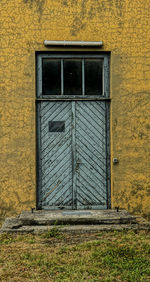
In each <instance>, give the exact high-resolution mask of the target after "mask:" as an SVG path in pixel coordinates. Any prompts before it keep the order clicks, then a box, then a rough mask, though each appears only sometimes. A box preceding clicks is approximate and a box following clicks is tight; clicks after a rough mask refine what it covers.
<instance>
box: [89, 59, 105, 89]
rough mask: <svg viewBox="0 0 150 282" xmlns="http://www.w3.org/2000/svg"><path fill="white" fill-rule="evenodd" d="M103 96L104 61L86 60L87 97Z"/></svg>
mask: <svg viewBox="0 0 150 282" xmlns="http://www.w3.org/2000/svg"><path fill="white" fill-rule="evenodd" d="M102 94H103V61H102V60H90V59H89V60H85V95H102Z"/></svg>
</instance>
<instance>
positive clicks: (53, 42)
mask: <svg viewBox="0 0 150 282" xmlns="http://www.w3.org/2000/svg"><path fill="white" fill-rule="evenodd" d="M44 45H45V46H80V47H85V46H87V47H100V46H102V45H103V42H102V41H66V40H44Z"/></svg>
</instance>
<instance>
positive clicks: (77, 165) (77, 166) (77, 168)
mask: <svg viewBox="0 0 150 282" xmlns="http://www.w3.org/2000/svg"><path fill="white" fill-rule="evenodd" d="M79 165H80V161H79V160H77V162H76V171H78V170H79Z"/></svg>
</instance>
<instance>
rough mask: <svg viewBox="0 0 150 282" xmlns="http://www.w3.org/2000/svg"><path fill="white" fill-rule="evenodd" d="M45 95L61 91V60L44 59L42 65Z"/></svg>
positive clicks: (57, 93)
mask: <svg viewBox="0 0 150 282" xmlns="http://www.w3.org/2000/svg"><path fill="white" fill-rule="evenodd" d="M42 91H43V95H59V94H60V92H61V62H60V60H51V59H43V66H42Z"/></svg>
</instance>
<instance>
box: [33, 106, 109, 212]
mask: <svg viewBox="0 0 150 282" xmlns="http://www.w3.org/2000/svg"><path fill="white" fill-rule="evenodd" d="M39 112H40V122H39V131H40V137H39V138H40V162H39V182H40V183H39V191H38V204H39V207H40V208H43V209H59V208H60V209H61V208H65V209H106V208H107V207H108V206H107V202H108V193H107V189H108V187H107V160H106V159H107V158H106V155H107V152H106V151H107V148H106V147H107V146H106V137H107V136H106V102H104V101H72V102H66V101H62V102H58V101H56V102H51V101H50V102H49V101H45V102H41V103H40V110H39Z"/></svg>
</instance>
